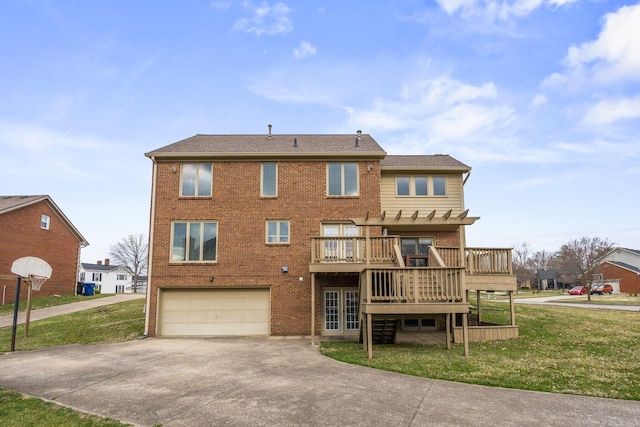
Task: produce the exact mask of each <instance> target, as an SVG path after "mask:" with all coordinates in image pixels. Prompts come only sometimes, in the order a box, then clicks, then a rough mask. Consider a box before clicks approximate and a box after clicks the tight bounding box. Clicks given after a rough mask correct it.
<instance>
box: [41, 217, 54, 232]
mask: <svg viewBox="0 0 640 427" xmlns="http://www.w3.org/2000/svg"><path fill="white" fill-rule="evenodd" d="M50 224H51V217H49V215H42V216H41V217H40V228H42V229H43V230H48V229H49V225H50Z"/></svg>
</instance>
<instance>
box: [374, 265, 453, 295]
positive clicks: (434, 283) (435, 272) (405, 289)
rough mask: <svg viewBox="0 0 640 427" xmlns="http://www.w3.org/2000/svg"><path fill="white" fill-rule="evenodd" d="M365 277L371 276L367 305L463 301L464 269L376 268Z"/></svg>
mask: <svg viewBox="0 0 640 427" xmlns="http://www.w3.org/2000/svg"><path fill="white" fill-rule="evenodd" d="M364 274H368V275H369V277H368V278H366V279H367V282H368V283H370V286H368V287H367V289H366V291H365V295H364V300H365V302H394V303H425V302H443V301H451V302H453V301H461V300H462V299H463V282H464V269H463V268H461V267H458V268H448V267H446V268H442V267H421V268H411V269H406V268H374V269H370V270H367V272H365V273H364ZM363 283H364V282H363Z"/></svg>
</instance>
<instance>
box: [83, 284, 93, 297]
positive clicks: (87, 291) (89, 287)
mask: <svg viewBox="0 0 640 427" xmlns="http://www.w3.org/2000/svg"><path fill="white" fill-rule="evenodd" d="M95 289H96V284H95V283H83V284H82V295H85V296H91V295H93V294H94V292H95Z"/></svg>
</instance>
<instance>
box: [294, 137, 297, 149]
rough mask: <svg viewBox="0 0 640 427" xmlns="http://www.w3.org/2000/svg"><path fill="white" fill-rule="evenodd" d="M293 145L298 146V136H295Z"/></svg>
mask: <svg viewBox="0 0 640 427" xmlns="http://www.w3.org/2000/svg"><path fill="white" fill-rule="evenodd" d="M293 146H294V147H296V148H297V147H298V138H293Z"/></svg>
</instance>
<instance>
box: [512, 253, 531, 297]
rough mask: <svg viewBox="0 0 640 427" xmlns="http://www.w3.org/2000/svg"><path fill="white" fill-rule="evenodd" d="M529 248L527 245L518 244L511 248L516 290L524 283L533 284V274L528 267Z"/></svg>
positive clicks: (529, 266)
mask: <svg viewBox="0 0 640 427" xmlns="http://www.w3.org/2000/svg"><path fill="white" fill-rule="evenodd" d="M530 257H531V246H530V245H529V243H527V242H524V243H518V244H516V245H514V247H513V271H514V273H516V277H517V279H516V280H517V282H518V288H520V287H521V286H522V285H523V284H524V283H527V281H528V282H529V285H530V286H531V284H532V283H533V277H534V275H535V272H534V271H532V269H531V265H530V262H529V261H530Z"/></svg>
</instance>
